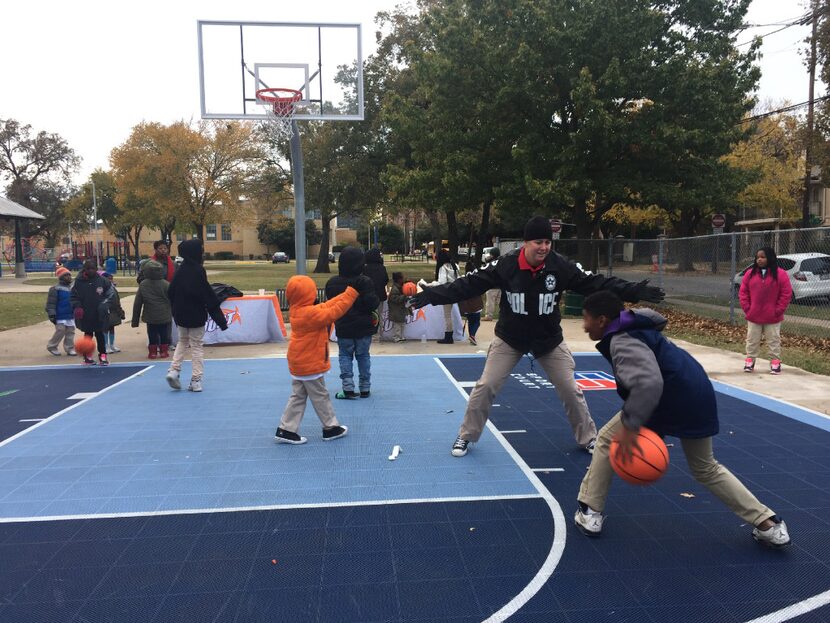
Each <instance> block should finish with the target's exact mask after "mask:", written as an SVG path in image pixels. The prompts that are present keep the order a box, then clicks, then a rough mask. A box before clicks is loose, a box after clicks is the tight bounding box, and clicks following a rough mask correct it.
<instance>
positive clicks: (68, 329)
mask: <svg viewBox="0 0 830 623" xmlns="http://www.w3.org/2000/svg"><path fill="white" fill-rule="evenodd" d="M55 276H56V277H57V278H58V283H57V284H55V285H53V286H52V287H51V288H49V294H47V295H46V315H47V316H48V317H49V322H51V323H52V324H53V325H55V332H54V333H53V334H52V337H51V339H50V340H49V342H48V343H47V344H46V350H48V351H49V352H50V353H52V354H53V355H55V356H56V357H60V354H61V353H60V351H59V350H58V346H60V343H61V341H63V349H64V350H65V351H66V354H67V355H73V356H74V355H76V354H77V353H76V352H75V316H74V314H73V313H72V301H71V300H70V299H71V291H72V288H71V286H72V273H71V272H69V269H67V268H64V267H63V266H59V267H58V269H57V270H56V271H55Z"/></svg>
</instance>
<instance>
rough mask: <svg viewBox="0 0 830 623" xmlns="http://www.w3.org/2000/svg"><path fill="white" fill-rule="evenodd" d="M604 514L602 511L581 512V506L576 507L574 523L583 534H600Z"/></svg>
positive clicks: (593, 535) (594, 535)
mask: <svg viewBox="0 0 830 623" xmlns="http://www.w3.org/2000/svg"><path fill="white" fill-rule="evenodd" d="M604 521H605V515H603V514H602V513H583V512H582V509H581V508H577V509H576V514H575V515H574V523H575V524H576V527H577V528H579V530H580V532H582V534H584V535H585V536H592V537H596V536H599V535H600V534H602V523H603V522H604Z"/></svg>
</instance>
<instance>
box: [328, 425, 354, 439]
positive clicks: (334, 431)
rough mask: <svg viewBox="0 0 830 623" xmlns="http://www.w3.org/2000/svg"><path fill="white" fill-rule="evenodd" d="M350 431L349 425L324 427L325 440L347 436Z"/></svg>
mask: <svg viewBox="0 0 830 623" xmlns="http://www.w3.org/2000/svg"><path fill="white" fill-rule="evenodd" d="M348 432H349V427H348V426H332V427H331V428H324V429H323V441H331V440H333V439H340V438H341V437H345V436H346V433H348Z"/></svg>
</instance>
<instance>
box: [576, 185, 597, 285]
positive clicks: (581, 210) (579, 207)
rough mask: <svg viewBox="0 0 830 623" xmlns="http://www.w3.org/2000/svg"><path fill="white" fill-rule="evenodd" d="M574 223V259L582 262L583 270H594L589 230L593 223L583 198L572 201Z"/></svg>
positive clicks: (594, 261)
mask: <svg viewBox="0 0 830 623" xmlns="http://www.w3.org/2000/svg"><path fill="white" fill-rule="evenodd" d="M574 223H575V224H576V237H577V239H578V240H577V245H576V261H578V262H579V263H580V264H582V268H583V269H585V270H596V266H595V263H596V259H595V258H593V257H592V255H593V254H592V253H591V249H592V245H591V231H592V229H593V223H592V221H591V219H590V218H589V216H588V206H587V202H586V200H585V198H579V199H577V200H576V201H575V202H574Z"/></svg>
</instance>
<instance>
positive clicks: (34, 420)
mask: <svg viewBox="0 0 830 623" xmlns="http://www.w3.org/2000/svg"><path fill="white" fill-rule="evenodd" d="M45 419H46V418H45V417H36V418H32V419H29V420H17V421H18V422H42V421H43V420H45Z"/></svg>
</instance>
